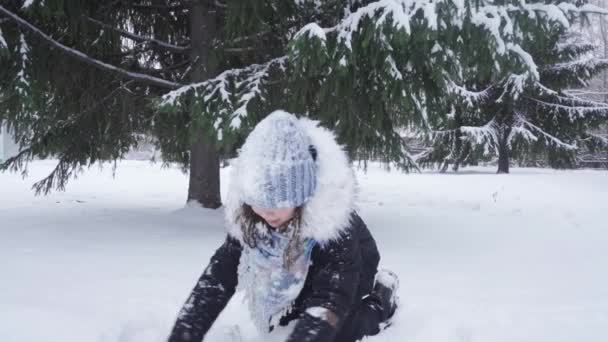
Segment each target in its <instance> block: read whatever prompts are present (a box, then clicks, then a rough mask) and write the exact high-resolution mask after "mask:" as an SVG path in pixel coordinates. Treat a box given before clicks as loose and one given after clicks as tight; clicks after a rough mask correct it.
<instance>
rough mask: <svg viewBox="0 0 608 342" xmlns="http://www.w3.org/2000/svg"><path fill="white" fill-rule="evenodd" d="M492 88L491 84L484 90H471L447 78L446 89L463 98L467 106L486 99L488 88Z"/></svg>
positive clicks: (488, 94) (488, 92) (488, 93)
mask: <svg viewBox="0 0 608 342" xmlns="http://www.w3.org/2000/svg"><path fill="white" fill-rule="evenodd" d="M492 88H493V86H492V85H490V86H489V87H487V88H486V89H484V90H481V91H472V90H469V89H467V88H465V87H463V86H460V85H458V84H456V83H455V82H454V81H452V80H450V79H448V91H449V92H450V93H451V94H454V95H457V96H458V97H460V98H463V99H464V101H465V103H467V104H468V105H469V106H473V105H474V104H476V103H479V102H480V101H484V100H486V99H487V98H488V97H489V96H490V90H492Z"/></svg>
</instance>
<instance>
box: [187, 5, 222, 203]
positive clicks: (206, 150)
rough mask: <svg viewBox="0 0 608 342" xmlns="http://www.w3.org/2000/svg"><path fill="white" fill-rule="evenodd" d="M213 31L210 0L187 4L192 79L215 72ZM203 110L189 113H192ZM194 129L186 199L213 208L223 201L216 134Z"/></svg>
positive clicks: (216, 71) (213, 22)
mask: <svg viewBox="0 0 608 342" xmlns="http://www.w3.org/2000/svg"><path fill="white" fill-rule="evenodd" d="M216 35H217V18H216V12H215V9H214V5H213V0H194V1H193V2H192V5H191V8H190V38H191V42H192V52H191V55H190V59H191V61H192V63H193V66H192V74H191V76H190V77H191V81H192V82H201V81H204V80H207V79H209V78H211V77H214V76H216V75H217V74H218V63H217V58H216V56H215V55H214V54H213V50H212V43H213V40H214V38H215V37H216ZM192 110H193V109H192ZM202 114H203V113H199V112H193V113H191V115H192V117H196V116H197V115H202ZM199 130H200V131H199ZM195 131H197V134H195V136H194V137H191V140H192V145H191V147H190V182H189V185H188V202H190V201H196V202H198V203H200V204H201V205H202V206H203V207H204V208H211V209H216V208H219V207H220V206H221V205H222V198H221V195H220V163H219V153H218V150H217V146H216V142H215V136H212V135H210V134H209V133H205V131H206V130H204V129H203V128H202V127H200V128H198V129H197V130H195Z"/></svg>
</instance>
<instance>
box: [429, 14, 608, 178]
mask: <svg viewBox="0 0 608 342" xmlns="http://www.w3.org/2000/svg"><path fill="white" fill-rule="evenodd" d="M579 19H584V17H582V18H579ZM567 28H568V26H566V25H562V26H548V27H547V28H546V33H545V34H544V35H539V36H538V37H534V39H530V38H527V39H525V40H524V42H523V44H522V47H523V48H524V49H525V50H526V51H528V52H529V53H530V56H529V59H530V60H531V61H533V62H534V64H535V65H536V67H535V68H534V69H532V70H531V71H526V72H524V73H523V74H518V73H512V74H510V75H507V76H504V77H497V76H496V72H493V73H489V74H488V75H486V76H485V77H483V78H481V79H480V78H478V77H474V78H472V79H470V80H469V81H468V84H469V88H468V89H464V88H462V89H459V91H462V95H463V97H461V98H458V99H457V100H456V101H454V107H453V110H452V111H451V113H450V115H449V116H448V118H447V120H445V121H444V122H442V123H441V124H440V125H438V126H437V128H436V129H435V130H434V131H433V132H432V133H431V134H430V140H431V141H432V147H431V148H430V149H429V150H428V151H427V152H426V153H424V154H423V155H422V156H421V157H420V159H419V162H420V163H421V164H423V165H425V166H434V165H436V166H439V167H440V168H441V169H442V170H444V171H445V170H446V169H447V168H448V166H449V165H452V167H453V169H454V170H457V169H458V168H459V167H460V166H466V165H476V164H477V163H478V162H481V161H489V160H491V159H492V158H495V157H498V173H508V172H509V165H510V161H511V160H515V161H517V162H519V164H520V165H535V163H539V162H540V163H542V164H545V163H546V164H547V165H549V166H551V167H553V168H567V167H573V166H575V165H576V153H577V151H578V150H579V149H580V148H582V147H585V148H588V149H591V150H597V149H601V148H607V147H608V145H607V144H606V142H607V141H606V139H604V138H603V137H601V136H599V135H597V134H594V130H595V129H597V128H598V127H600V126H601V125H602V124H605V123H606V122H608V104H605V103H600V102H595V101H590V100H587V99H583V98H580V97H578V96H576V95H575V94H572V93H569V92H568V89H569V88H572V87H584V86H585V85H586V84H587V82H588V81H589V80H590V79H591V78H593V77H594V76H595V75H597V74H598V73H600V72H601V71H602V70H605V69H607V68H608V60H606V59H601V58H596V57H594V56H593V55H592V54H591V52H592V51H593V50H594V49H595V46H593V45H592V44H589V43H586V42H584V41H583V40H581V37H580V35H578V34H575V33H573V32H570V31H568V30H567ZM527 72H532V73H533V74H534V77H533V78H532V79H530V78H529V75H526V73H527Z"/></svg>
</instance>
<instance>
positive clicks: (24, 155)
mask: <svg viewBox="0 0 608 342" xmlns="http://www.w3.org/2000/svg"><path fill="white" fill-rule="evenodd" d="M32 154H33V153H32V148H31V147H27V148H24V149H22V150H20V151H19V153H17V154H16V155H14V156H12V157H10V158H8V159H7V160H5V161H4V162H3V163H2V164H0V171H7V170H8V171H12V172H17V171H19V170H21V175H22V176H23V177H25V176H27V164H28V162H29V161H30V160H32ZM24 163H25V166H24Z"/></svg>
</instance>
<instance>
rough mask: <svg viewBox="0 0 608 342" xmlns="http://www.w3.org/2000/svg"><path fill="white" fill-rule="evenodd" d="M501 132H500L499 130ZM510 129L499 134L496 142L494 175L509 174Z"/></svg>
mask: <svg viewBox="0 0 608 342" xmlns="http://www.w3.org/2000/svg"><path fill="white" fill-rule="evenodd" d="M501 131H502V130H501ZM510 133H511V130H510V129H507V130H505V132H500V134H499V140H498V171H497V172H496V173H509V142H508V140H509V134H510Z"/></svg>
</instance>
